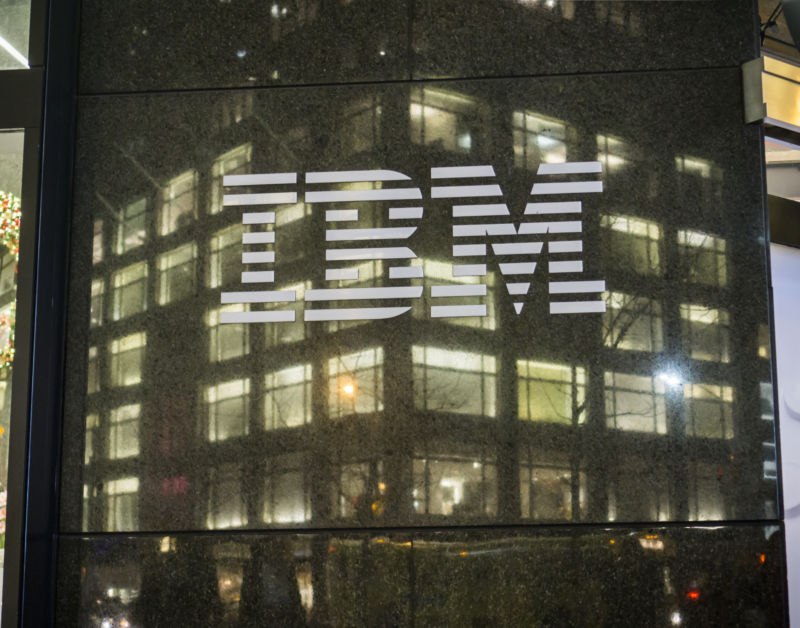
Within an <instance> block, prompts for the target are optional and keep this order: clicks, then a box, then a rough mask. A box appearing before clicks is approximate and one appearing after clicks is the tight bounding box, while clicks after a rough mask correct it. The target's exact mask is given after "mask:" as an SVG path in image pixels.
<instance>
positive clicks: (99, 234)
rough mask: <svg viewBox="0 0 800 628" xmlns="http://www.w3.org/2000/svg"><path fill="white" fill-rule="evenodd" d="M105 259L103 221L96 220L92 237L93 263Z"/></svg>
mask: <svg viewBox="0 0 800 628" xmlns="http://www.w3.org/2000/svg"><path fill="white" fill-rule="evenodd" d="M102 261H103V221H102V220H95V221H94V236H93V238H92V263H93V264H97V263H98V262H102Z"/></svg>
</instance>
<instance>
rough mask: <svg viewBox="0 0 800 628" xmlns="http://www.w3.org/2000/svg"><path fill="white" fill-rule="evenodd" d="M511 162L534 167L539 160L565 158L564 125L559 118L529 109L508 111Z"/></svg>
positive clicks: (561, 159)
mask: <svg viewBox="0 0 800 628" xmlns="http://www.w3.org/2000/svg"><path fill="white" fill-rule="evenodd" d="M511 124H512V127H513V136H514V139H513V141H514V165H515V166H516V167H517V168H525V169H527V170H536V169H537V168H538V167H539V164H541V163H563V162H565V161H567V144H566V138H567V127H566V125H565V124H564V122H563V121H562V120H558V119H556V118H551V117H549V116H544V115H542V114H539V113H534V112H532V111H515V112H514V113H513V114H512V115H511Z"/></svg>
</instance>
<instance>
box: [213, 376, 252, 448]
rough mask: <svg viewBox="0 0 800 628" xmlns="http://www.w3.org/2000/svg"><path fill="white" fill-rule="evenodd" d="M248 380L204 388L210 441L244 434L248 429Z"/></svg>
mask: <svg viewBox="0 0 800 628" xmlns="http://www.w3.org/2000/svg"><path fill="white" fill-rule="evenodd" d="M249 397H250V380H249V379H237V380H233V381H230V382H224V383H221V384H217V385H215V386H209V387H208V388H206V392H205V401H206V406H207V409H208V433H207V437H208V440H210V441H212V442H213V441H221V440H226V439H228V438H233V437H236V436H244V435H246V434H247V433H248V432H249V431H250V428H249V421H248V419H249V414H250V412H249V409H250V403H249Z"/></svg>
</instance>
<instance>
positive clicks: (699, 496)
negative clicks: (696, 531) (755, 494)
mask: <svg viewBox="0 0 800 628" xmlns="http://www.w3.org/2000/svg"><path fill="white" fill-rule="evenodd" d="M689 467H690V469H689V474H688V475H689V521H720V520H722V519H725V518H727V515H726V512H725V497H724V494H723V492H722V487H723V480H724V478H725V475H726V474H727V473H729V471H728V469H726V468H725V467H724V466H720V465H718V464H709V463H707V462H693V463H690V465H689Z"/></svg>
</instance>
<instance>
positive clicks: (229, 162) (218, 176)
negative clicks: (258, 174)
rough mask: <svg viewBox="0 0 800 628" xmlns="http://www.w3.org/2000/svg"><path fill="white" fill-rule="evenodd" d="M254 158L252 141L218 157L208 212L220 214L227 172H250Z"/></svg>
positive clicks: (213, 168)
mask: <svg viewBox="0 0 800 628" xmlns="http://www.w3.org/2000/svg"><path fill="white" fill-rule="evenodd" d="M252 158H253V145H252V144H250V143H247V144H242V145H241V146H237V147H236V148H234V149H233V150H229V151H228V152H227V153H224V154H222V155H220V156H219V157H217V158H216V159H215V160H214V163H213V165H212V166H211V205H210V207H209V208H208V213H210V214H218V213H219V212H221V211H222V207H223V206H222V196H223V194H224V188H223V185H222V178H223V177H224V176H225V175H226V174H247V173H249V172H250V161H251V160H252Z"/></svg>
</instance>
